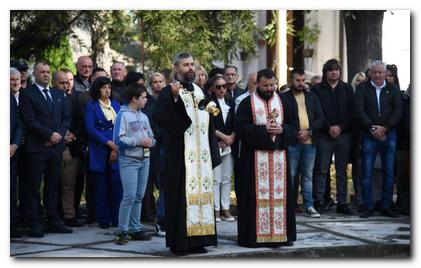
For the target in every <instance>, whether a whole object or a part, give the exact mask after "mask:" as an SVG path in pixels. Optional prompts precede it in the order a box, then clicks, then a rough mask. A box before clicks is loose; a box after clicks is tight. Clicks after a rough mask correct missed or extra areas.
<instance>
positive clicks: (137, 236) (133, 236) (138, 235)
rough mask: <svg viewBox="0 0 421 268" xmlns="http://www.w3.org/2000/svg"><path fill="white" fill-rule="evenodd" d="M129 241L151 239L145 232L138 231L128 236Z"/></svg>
mask: <svg viewBox="0 0 421 268" xmlns="http://www.w3.org/2000/svg"><path fill="white" fill-rule="evenodd" d="M129 239H130V240H134V241H149V240H151V239H152V236H151V235H150V234H146V233H145V232H142V231H139V232H136V233H132V234H130V235H129Z"/></svg>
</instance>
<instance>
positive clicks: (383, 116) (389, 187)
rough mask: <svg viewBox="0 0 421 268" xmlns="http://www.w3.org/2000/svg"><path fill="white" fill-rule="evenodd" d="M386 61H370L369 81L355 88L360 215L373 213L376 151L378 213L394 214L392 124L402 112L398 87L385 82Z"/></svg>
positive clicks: (397, 121) (394, 137)
mask: <svg viewBox="0 0 421 268" xmlns="http://www.w3.org/2000/svg"><path fill="white" fill-rule="evenodd" d="M385 78H386V64H385V63H383V62H381V61H374V62H373V63H372V64H371V72H370V80H369V81H366V82H364V83H361V84H360V85H359V86H358V87H357V91H356V95H355V116H356V119H357V121H358V122H359V124H360V125H361V127H362V129H363V136H362V144H361V154H362V176H361V192H362V197H363V201H364V211H363V213H362V214H361V215H360V217H361V218H368V217H370V216H372V215H373V198H372V177H373V167H374V161H375V159H376V155H377V153H380V155H381V159H382V170H383V187H382V197H381V215H382V216H385V217H392V218H396V217H398V216H397V215H396V214H395V213H394V212H393V211H392V210H391V209H390V205H391V204H392V201H393V178H394V165H395V157H396V129H395V128H396V126H397V125H398V123H399V120H400V118H401V115H402V99H401V95H400V91H399V89H398V88H397V87H396V86H395V85H393V84H389V83H387V82H386V79H385Z"/></svg>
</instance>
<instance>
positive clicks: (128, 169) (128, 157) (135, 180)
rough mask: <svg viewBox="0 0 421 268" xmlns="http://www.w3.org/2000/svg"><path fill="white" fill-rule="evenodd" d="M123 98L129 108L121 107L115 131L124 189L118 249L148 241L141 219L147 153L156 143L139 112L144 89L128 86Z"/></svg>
mask: <svg viewBox="0 0 421 268" xmlns="http://www.w3.org/2000/svg"><path fill="white" fill-rule="evenodd" d="M126 94H127V100H129V104H128V105H127V106H122V107H121V110H120V112H119V113H118V115H117V119H116V123H115V128H114V142H115V144H116V145H118V147H119V150H118V152H119V156H118V162H119V167H120V176H121V182H122V185H123V198H122V200H121V204H120V210H119V217H118V228H117V232H116V234H117V235H116V243H117V244H119V245H124V244H127V243H128V240H150V239H151V236H150V235H148V234H146V233H145V232H143V231H141V223H140V215H141V209H142V200H143V196H144V193H145V189H146V184H147V181H148V174H149V154H150V152H149V150H150V148H151V147H152V146H154V145H155V139H154V135H153V132H152V130H151V127H150V124H149V120H148V117H147V116H146V115H145V114H144V113H142V112H141V110H140V109H141V108H143V107H145V105H146V102H147V99H146V88H145V87H144V86H142V85H139V84H135V83H134V84H131V85H129V87H128V88H127V93H126Z"/></svg>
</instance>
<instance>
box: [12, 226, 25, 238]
mask: <svg viewBox="0 0 421 268" xmlns="http://www.w3.org/2000/svg"><path fill="white" fill-rule="evenodd" d="M10 238H22V234H21V233H20V232H19V231H18V230H17V229H16V228H15V227H10Z"/></svg>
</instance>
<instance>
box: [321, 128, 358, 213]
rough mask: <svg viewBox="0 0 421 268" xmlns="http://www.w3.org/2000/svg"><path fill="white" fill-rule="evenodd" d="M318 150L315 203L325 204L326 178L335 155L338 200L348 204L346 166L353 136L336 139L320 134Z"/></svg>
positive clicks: (343, 135) (345, 135) (339, 202)
mask: <svg viewBox="0 0 421 268" xmlns="http://www.w3.org/2000/svg"><path fill="white" fill-rule="evenodd" d="M316 148H317V152H316V166H315V185H314V189H315V191H314V192H315V199H314V202H317V203H323V200H324V195H325V191H326V176H327V174H328V172H329V168H330V160H331V159H332V155H333V154H335V161H334V163H335V169H336V200H337V202H338V204H340V205H344V204H346V203H347V202H346V201H347V194H348V184H347V176H346V166H347V163H348V159H349V153H350V149H351V134H349V133H345V134H341V135H339V137H337V138H335V139H334V138H332V137H330V136H329V135H327V134H320V136H319V137H318V139H317V141H316Z"/></svg>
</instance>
